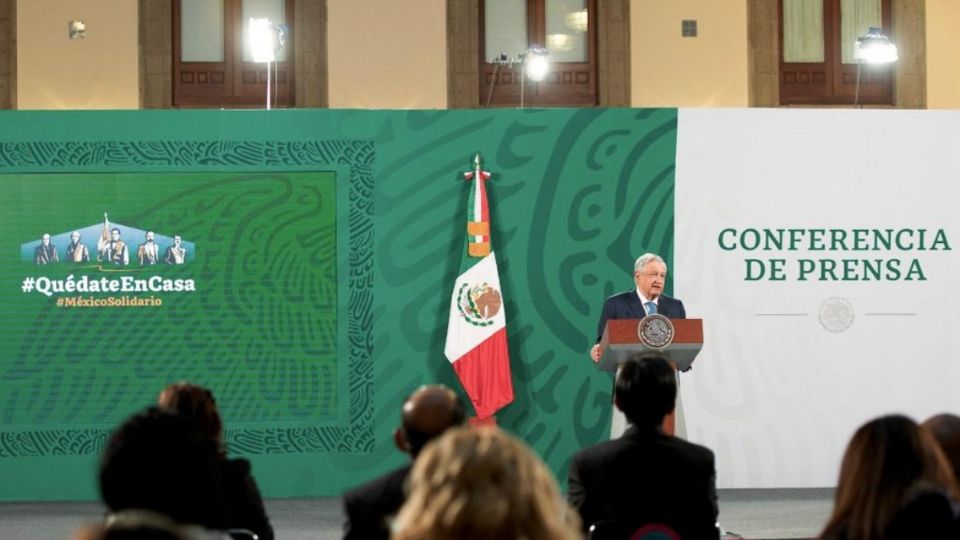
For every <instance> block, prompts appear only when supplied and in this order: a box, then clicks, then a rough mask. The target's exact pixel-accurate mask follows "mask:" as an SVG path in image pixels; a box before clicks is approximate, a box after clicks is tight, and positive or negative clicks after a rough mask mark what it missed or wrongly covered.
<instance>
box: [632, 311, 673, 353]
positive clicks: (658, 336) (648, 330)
mask: <svg viewBox="0 0 960 540" xmlns="http://www.w3.org/2000/svg"><path fill="white" fill-rule="evenodd" d="M637 335H639V336H640V343H643V344H644V345H646V346H647V347H649V348H651V349H656V350H660V349H666V348H667V347H669V346H670V344H671V343H673V323H672V322H670V319H668V318H666V317H664V316H663V315H660V314H659V313H655V314H653V315H647V316H646V317H644V318H642V319H640V324H638V325H637Z"/></svg>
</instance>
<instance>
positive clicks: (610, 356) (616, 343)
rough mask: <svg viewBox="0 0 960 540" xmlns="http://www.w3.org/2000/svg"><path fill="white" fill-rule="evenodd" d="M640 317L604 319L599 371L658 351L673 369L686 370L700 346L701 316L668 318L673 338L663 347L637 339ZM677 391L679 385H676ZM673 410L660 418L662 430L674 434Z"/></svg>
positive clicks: (701, 341)
mask: <svg viewBox="0 0 960 540" xmlns="http://www.w3.org/2000/svg"><path fill="white" fill-rule="evenodd" d="M640 321H641V319H615V320H610V321H607V327H606V328H604V330H603V337H602V338H600V362H598V363H597V366H598V367H599V368H600V370H601V371H616V370H617V368H618V367H619V366H620V364H622V363H623V362H625V361H626V360H627V359H628V358H630V357H631V356H633V355H635V354H637V353H643V352H649V353H654V354H660V355H662V356H663V357H664V358H666V359H667V362H670V365H672V366H673V368H674V369H679V370H680V371H687V370H688V369H690V367H691V365H692V364H693V360H694V359H695V358H696V357H697V353H699V352H700V349H701V348H702V347H703V319H670V322H671V323H672V324H673V341H672V342H671V343H670V344H669V345H667V346H666V347H664V348H663V349H654V348H651V347H648V346H647V345H646V344H644V343H643V342H642V341H641V340H640V334H639V333H638V331H637V328H638V326H639V325H640ZM678 392H679V388H678ZM674 427H675V425H674V413H670V414H669V415H667V417H666V418H664V419H663V431H664V433H668V434H670V435H673V432H674Z"/></svg>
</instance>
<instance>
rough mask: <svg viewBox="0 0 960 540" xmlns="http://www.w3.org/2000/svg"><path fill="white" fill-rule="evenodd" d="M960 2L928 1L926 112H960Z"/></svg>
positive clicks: (945, 0)
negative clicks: (955, 110) (953, 110)
mask: <svg viewBox="0 0 960 540" xmlns="http://www.w3.org/2000/svg"><path fill="white" fill-rule="evenodd" d="M958 24H960V2H958V1H957V0H927V108H928V109H960V41H958V40H957V36H956V34H957V25H958Z"/></svg>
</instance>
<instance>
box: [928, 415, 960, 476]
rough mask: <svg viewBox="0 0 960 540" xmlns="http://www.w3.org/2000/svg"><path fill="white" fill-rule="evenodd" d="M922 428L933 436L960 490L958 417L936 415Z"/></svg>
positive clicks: (959, 419) (959, 417)
mask: <svg viewBox="0 0 960 540" xmlns="http://www.w3.org/2000/svg"><path fill="white" fill-rule="evenodd" d="M923 427H925V428H926V429H927V430H929V431H930V433H932V434H933V438H934V439H936V440H937V444H939V445H940V449H941V450H943V454H944V456H946V458H947V461H948V462H949V463H950V467H951V468H952V469H953V478H954V480H956V482H957V487H958V488H960V416H957V415H955V414H947V413H944V414H938V415H936V416H932V417H930V418H928V419H927V420H926V422H924V423H923Z"/></svg>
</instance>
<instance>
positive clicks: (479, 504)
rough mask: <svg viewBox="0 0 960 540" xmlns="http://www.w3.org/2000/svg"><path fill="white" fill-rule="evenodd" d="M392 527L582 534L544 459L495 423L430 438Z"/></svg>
mask: <svg viewBox="0 0 960 540" xmlns="http://www.w3.org/2000/svg"><path fill="white" fill-rule="evenodd" d="M394 525H395V526H394V534H393V536H392V538H394V539H396V540H414V539H416V540H429V539H441V538H464V539H478V540H485V539H491V540H492V539H499V538H517V539H524V540H541V539H543V540H547V539H550V540H554V539H557V540H563V539H568V538H570V539H572V538H582V536H581V535H580V518H579V516H577V514H576V511H574V510H573V508H571V507H570V506H569V505H568V504H567V503H566V502H565V501H564V500H563V498H562V497H561V495H560V490H559V489H558V488H557V483H556V481H554V479H553V476H552V475H551V473H550V471H548V470H547V468H546V466H545V465H544V464H543V462H541V461H540V459H539V458H537V456H536V455H534V453H533V452H532V451H531V450H530V449H529V448H527V447H526V445H524V444H523V443H522V442H520V441H519V440H517V439H515V438H514V437H511V436H510V435H507V434H506V433H504V432H503V431H500V430H499V429H497V428H492V427H484V428H456V429H452V430H449V431H448V432H447V433H445V434H444V435H443V436H442V437H441V438H439V439H437V440H436V441H434V442H432V443H431V444H429V445H428V446H427V447H426V449H424V451H423V453H421V454H420V456H419V457H418V458H417V461H416V464H415V465H414V467H413V471H412V472H411V474H410V494H409V496H408V497H407V501H406V503H405V504H404V505H403V507H402V508H401V509H400V513H399V514H398V516H397V520H396V522H395V524H394Z"/></svg>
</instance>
